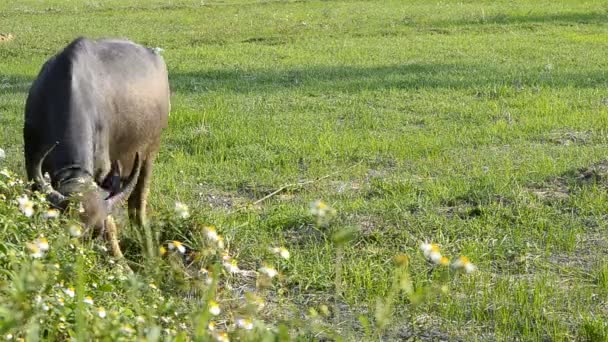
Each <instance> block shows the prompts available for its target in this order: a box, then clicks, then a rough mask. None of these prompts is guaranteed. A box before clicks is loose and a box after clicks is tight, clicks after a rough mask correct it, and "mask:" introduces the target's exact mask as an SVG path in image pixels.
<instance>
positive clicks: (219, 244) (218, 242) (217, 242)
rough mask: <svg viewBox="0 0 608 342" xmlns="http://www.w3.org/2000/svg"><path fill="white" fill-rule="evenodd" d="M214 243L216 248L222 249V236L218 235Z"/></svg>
mask: <svg viewBox="0 0 608 342" xmlns="http://www.w3.org/2000/svg"><path fill="white" fill-rule="evenodd" d="M216 244H217V248H219V249H224V238H223V237H222V236H220V235H218V237H217V241H216Z"/></svg>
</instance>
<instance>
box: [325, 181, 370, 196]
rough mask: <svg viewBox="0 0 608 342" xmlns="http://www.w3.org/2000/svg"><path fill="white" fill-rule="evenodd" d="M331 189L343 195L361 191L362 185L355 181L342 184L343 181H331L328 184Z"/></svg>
mask: <svg viewBox="0 0 608 342" xmlns="http://www.w3.org/2000/svg"><path fill="white" fill-rule="evenodd" d="M329 184H330V187H331V188H332V189H335V192H336V193H338V194H343V193H346V192H351V191H358V190H361V187H362V184H361V183H360V182H357V181H352V182H343V181H332V182H330V183H329Z"/></svg>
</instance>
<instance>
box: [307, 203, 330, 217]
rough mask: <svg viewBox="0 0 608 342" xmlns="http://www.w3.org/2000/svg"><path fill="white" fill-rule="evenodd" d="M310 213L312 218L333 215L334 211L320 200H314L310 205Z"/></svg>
mask: <svg viewBox="0 0 608 342" xmlns="http://www.w3.org/2000/svg"><path fill="white" fill-rule="evenodd" d="M310 213H311V214H313V215H314V216H318V217H325V216H327V214H334V213H335V210H334V209H333V208H332V207H330V206H328V205H327V204H326V203H325V202H323V201H321V200H316V201H314V202H312V203H311V204H310Z"/></svg>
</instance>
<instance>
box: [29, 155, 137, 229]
mask: <svg viewBox="0 0 608 342" xmlns="http://www.w3.org/2000/svg"><path fill="white" fill-rule="evenodd" d="M56 145H57V143H56V144H54V145H53V146H52V147H51V148H49V149H48V150H47V151H46V152H45V153H44V154H43V155H42V157H41V158H40V159H39V161H38V164H37V165H36V172H35V175H34V181H35V183H37V184H38V186H40V187H41V188H42V192H43V193H45V194H46V197H47V200H48V201H49V203H50V204H51V205H52V206H53V207H55V208H57V209H60V210H65V209H66V208H67V206H68V204H69V202H70V199H71V198H75V199H77V200H79V202H80V219H81V221H82V222H83V224H84V225H85V226H86V227H87V228H92V229H94V231H95V232H103V231H104V230H105V220H106V218H107V217H108V216H109V215H111V214H112V210H113V209H114V207H115V206H116V204H118V203H120V202H121V201H122V200H124V199H125V198H127V197H129V195H130V194H131V192H132V191H133V189H134V188H135V185H136V184H137V179H138V177H139V172H140V169H141V162H140V160H139V154H138V153H136V154H135V161H134V162H133V169H132V171H131V174H130V175H129V178H128V179H127V181H126V184H125V185H124V186H123V187H122V188H120V165H119V163H118V162H113V163H112V170H111V174H110V175H109V176H108V177H109V182H110V188H109V189H108V188H104V187H100V186H98V185H97V183H95V180H94V179H93V177H92V176H82V177H77V178H70V179H65V180H62V181H61V182H60V183H59V184H58V185H57V189H54V188H53V186H52V185H51V184H50V183H48V182H47V181H46V180H45V178H44V177H43V176H42V164H43V162H44V160H45V159H46V157H47V155H48V154H49V153H50V152H51V151H52V150H53V148H54V147H55V146H56Z"/></svg>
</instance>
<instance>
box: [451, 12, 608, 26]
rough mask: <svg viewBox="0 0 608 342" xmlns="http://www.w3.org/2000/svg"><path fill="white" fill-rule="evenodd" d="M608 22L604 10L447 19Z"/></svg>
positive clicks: (467, 22)
mask: <svg viewBox="0 0 608 342" xmlns="http://www.w3.org/2000/svg"><path fill="white" fill-rule="evenodd" d="M606 22H608V11H604V12H585V13H582V12H566V13H551V14H545V13H544V14H529V15H510V14H495V15H491V16H487V17H485V16H484V17H481V16H480V17H476V18H470V19H461V20H455V21H446V22H443V23H442V24H446V25H454V24H457V25H475V24H535V23H542V24H546V23H553V24H566V25H574V24H602V25H603V24H605V23H606Z"/></svg>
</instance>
